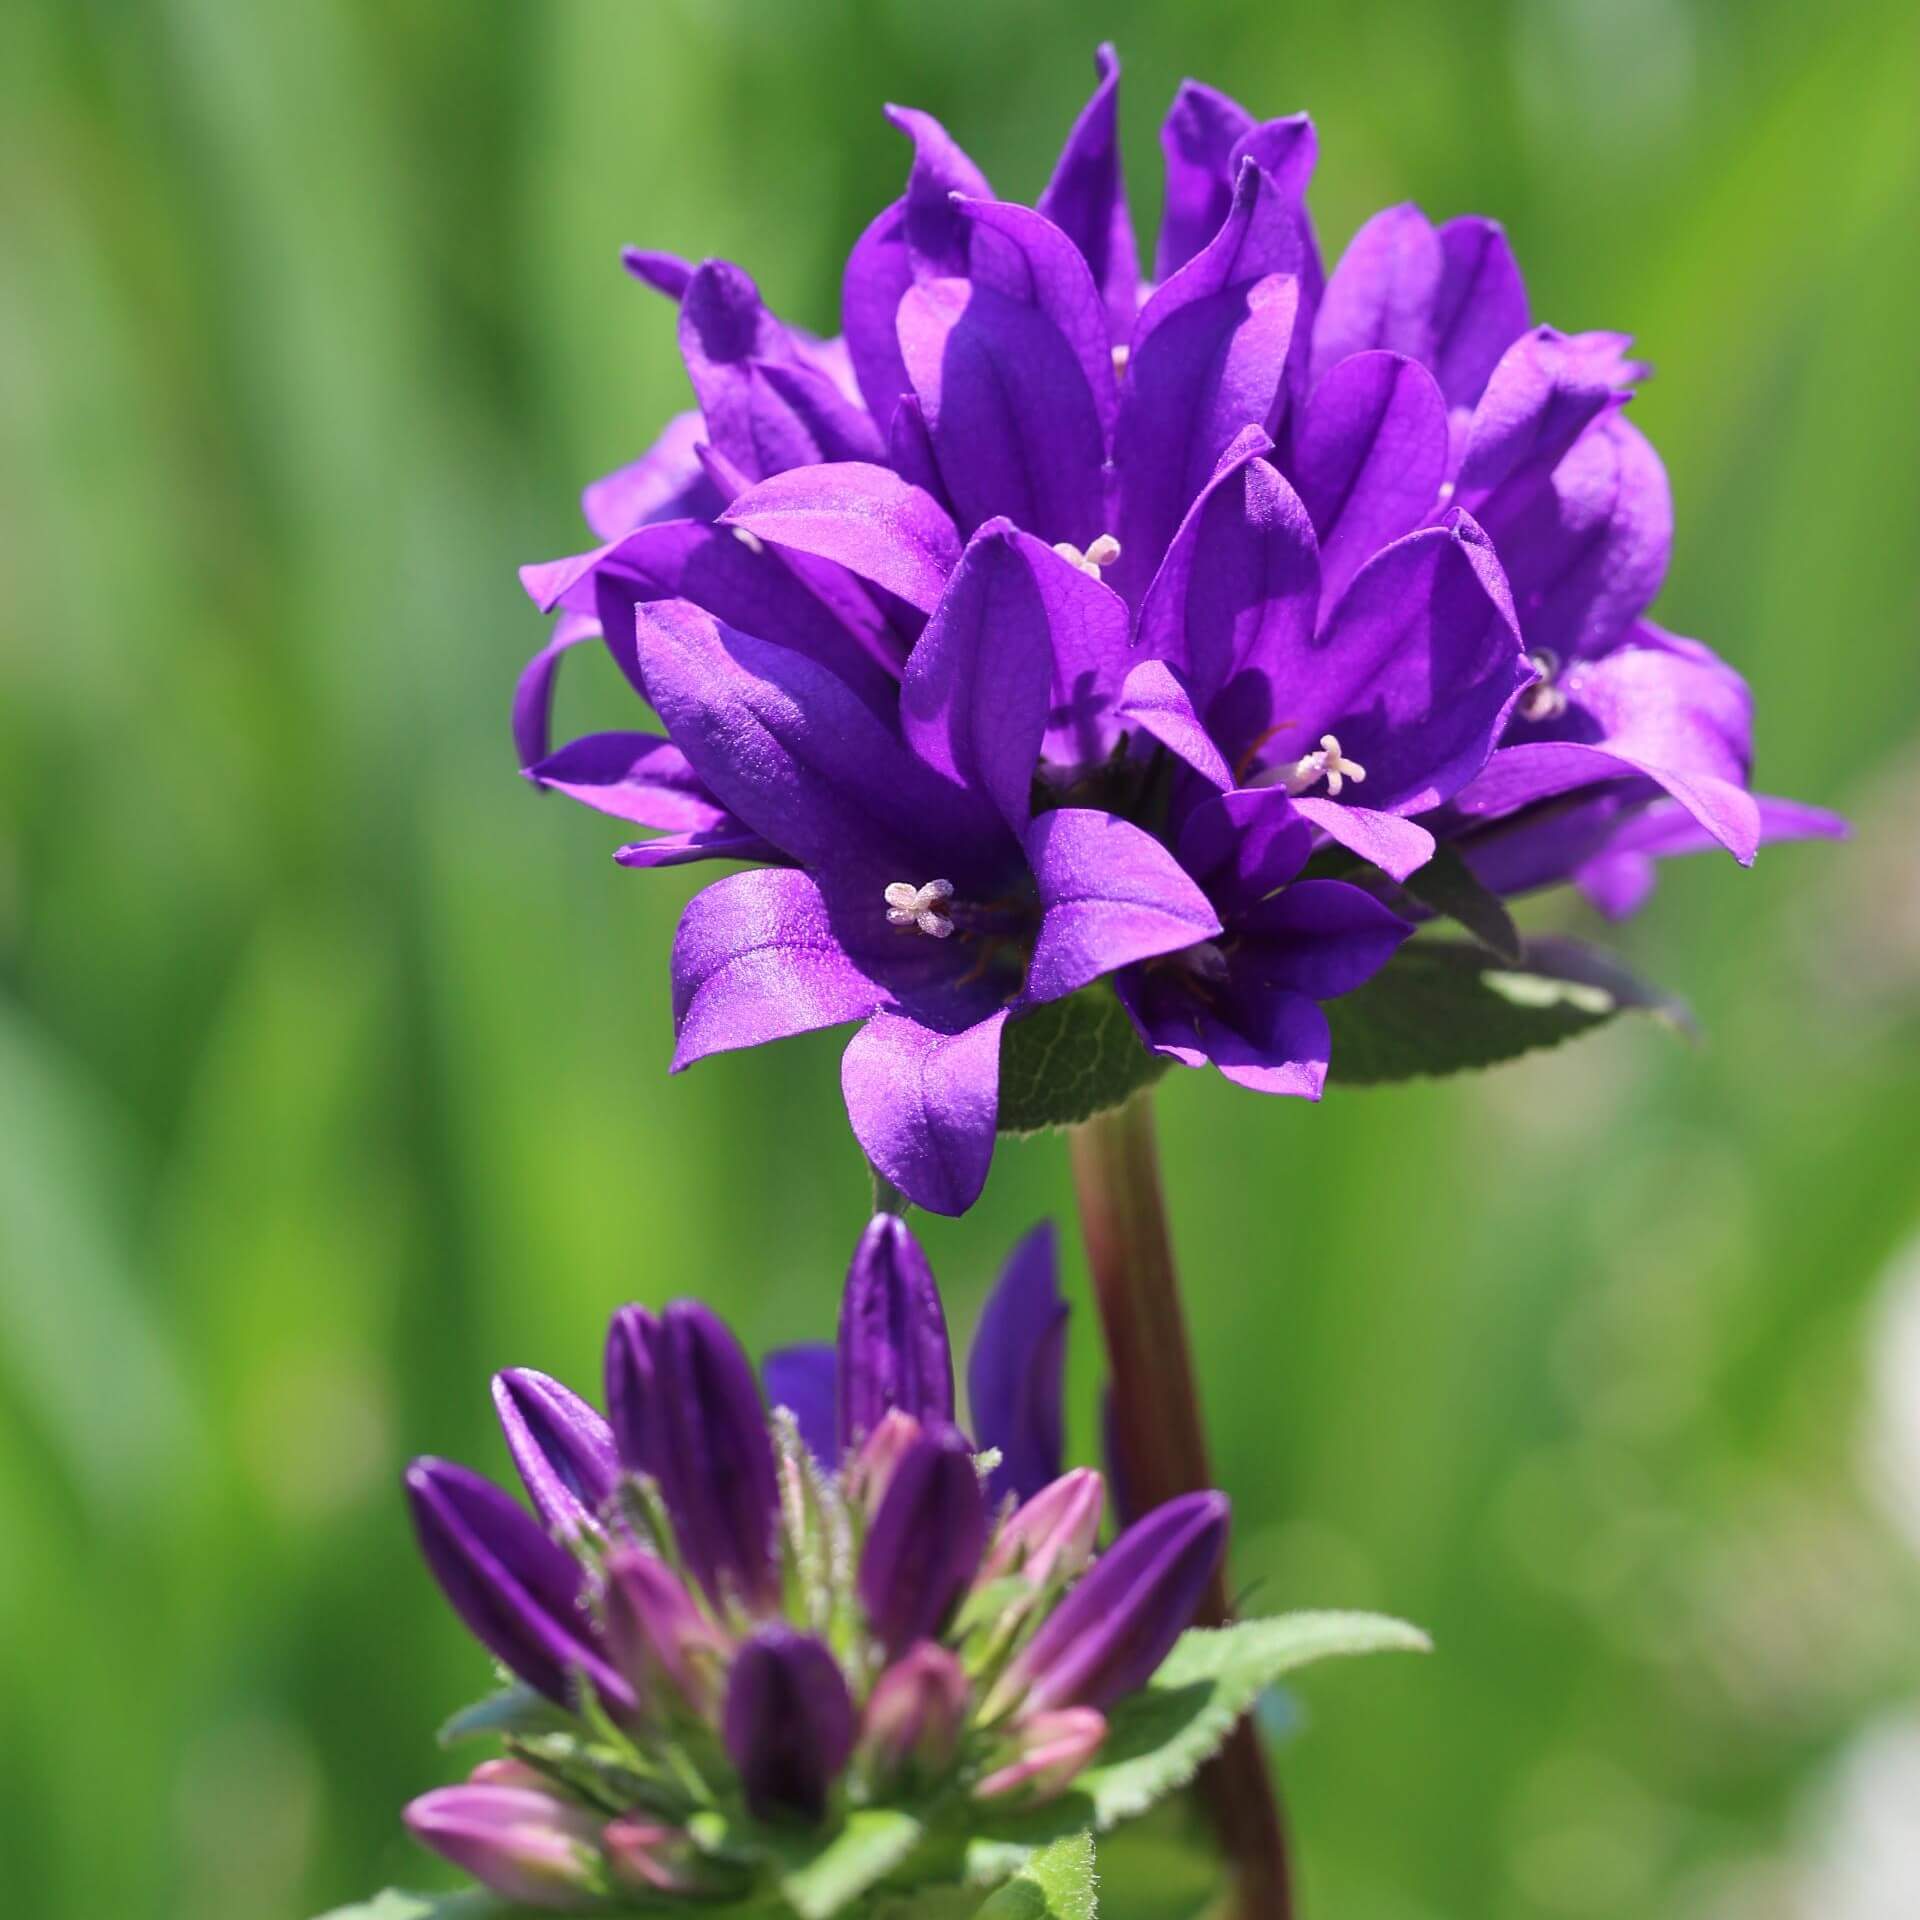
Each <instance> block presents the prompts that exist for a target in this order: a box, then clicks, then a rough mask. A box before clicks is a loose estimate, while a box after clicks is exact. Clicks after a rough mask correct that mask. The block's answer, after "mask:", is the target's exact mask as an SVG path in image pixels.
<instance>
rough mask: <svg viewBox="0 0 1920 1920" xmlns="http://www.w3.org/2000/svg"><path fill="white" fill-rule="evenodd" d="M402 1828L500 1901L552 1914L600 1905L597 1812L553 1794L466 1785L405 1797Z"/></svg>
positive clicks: (510, 1788)
mask: <svg viewBox="0 0 1920 1920" xmlns="http://www.w3.org/2000/svg"><path fill="white" fill-rule="evenodd" d="M406 1822H407V1827H408V1829H409V1830H410V1831H411V1833H412V1834H413V1837H414V1838H415V1839H416V1840H418V1841H419V1842H420V1843H421V1844H422V1845H423V1846H428V1847H431V1848H432V1849H433V1851H434V1852H435V1853H437V1854H439V1855H441V1856H442V1858H444V1859H447V1860H451V1861H452V1862H453V1864H454V1865H455V1866H457V1867H459V1868H461V1869H462V1870H463V1871H465V1872H467V1873H470V1874H472V1875H473V1877H474V1878H475V1879H476V1880H478V1881H479V1882H480V1884H481V1885H482V1886H484V1887H487V1888H490V1889H491V1890H492V1891H493V1892H495V1893H497V1894H499V1895H500V1896H501V1897H502V1898H503V1899H507V1900H516V1901H518V1902H520V1903H521V1904H522V1905H523V1906H529V1907H539V1908H542V1909H544V1910H546V1911H548V1912H553V1913H588V1912H591V1911H592V1910H593V1909H594V1908H595V1907H598V1906H599V1905H600V1904H601V1902H600V1900H599V1899H598V1898H597V1896H596V1888H597V1884H598V1882H599V1878H600V1876H599V1872H598V1867H599V1856H600V1829H601V1822H602V1816H601V1815H598V1814H596V1813H594V1812H593V1811H592V1809H590V1808H588V1807H583V1806H579V1805H577V1804H576V1803H574V1802H573V1801H570V1800H562V1799H560V1798H559V1797H558V1796H557V1795H556V1794H553V1793H551V1792H541V1791H539V1790H537V1789H535V1788H532V1787H525V1786H492V1785H485V1784H479V1785H476V1784H474V1783H471V1782H469V1783H468V1784H466V1785H464V1786H458V1787H440V1788H437V1789H436V1790H435V1791H434V1792H432V1793H423V1794H421V1795H420V1797H419V1798H418V1799H417V1800H413V1801H410V1802H409V1803H408V1805H407V1809H406Z"/></svg>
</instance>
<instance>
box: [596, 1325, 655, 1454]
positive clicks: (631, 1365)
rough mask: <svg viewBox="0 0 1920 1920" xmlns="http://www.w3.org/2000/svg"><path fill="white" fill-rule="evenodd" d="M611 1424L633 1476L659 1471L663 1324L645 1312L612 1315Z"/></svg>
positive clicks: (608, 1360) (608, 1356) (606, 1372)
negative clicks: (661, 1330)
mask: <svg viewBox="0 0 1920 1920" xmlns="http://www.w3.org/2000/svg"><path fill="white" fill-rule="evenodd" d="M603 1378H604V1382H605V1386H606V1394H607V1421H608V1425H609V1427H610V1429H611V1431H612V1433H613V1440H614V1448H615V1451H616V1452H617V1453H618V1454H619V1457H620V1463H621V1465H622V1466H624V1467H625V1468H626V1469H627V1470H628V1472H630V1473H647V1474H654V1475H657V1474H658V1473H659V1471H660V1441H661V1411H660V1320H659V1316H658V1315H656V1314H651V1313H649V1312H648V1311H647V1310H646V1308H645V1307H641V1306H633V1305H629V1306H624V1307H616V1308H615V1309H614V1314H613V1318H612V1319H611V1320H609V1321H608V1322H607V1344H606V1353H605V1358H604V1361H603Z"/></svg>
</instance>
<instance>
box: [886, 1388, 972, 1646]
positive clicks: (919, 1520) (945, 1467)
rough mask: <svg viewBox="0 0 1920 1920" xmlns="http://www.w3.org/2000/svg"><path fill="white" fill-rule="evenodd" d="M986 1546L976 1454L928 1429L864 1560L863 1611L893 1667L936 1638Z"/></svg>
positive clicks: (912, 1449) (906, 1461) (902, 1471)
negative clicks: (921, 1643) (910, 1651)
mask: <svg viewBox="0 0 1920 1920" xmlns="http://www.w3.org/2000/svg"><path fill="white" fill-rule="evenodd" d="M986 1544H987V1503H986V1498H985V1496H984V1495H983V1494H982V1493H981V1491H980V1476H979V1474H978V1473H977V1472H976V1471H975V1470H974V1465H973V1449H972V1448H971V1447H970V1446H969V1445H968V1443H967V1439H966V1436H965V1435H964V1434H961V1433H959V1432H958V1431H957V1430H956V1429H955V1428H953V1427H952V1426H935V1427H931V1428H929V1429H928V1430H927V1431H926V1432H924V1433H922V1434H921V1435H920V1436H919V1437H918V1438H917V1439H916V1440H915V1441H914V1442H913V1444H912V1445H911V1446H909V1447H908V1448H907V1450H906V1452H905V1453H904V1454H903V1455H902V1456H901V1459H900V1462H899V1464H898V1465H897V1466H896V1467H895V1468H894V1470H893V1474H892V1477H891V1478H890V1479H889V1480H888V1482H887V1491H886V1494H885V1496H884V1497H883V1498H882V1500H881V1502H880V1509H879V1511H878V1512H877V1513H876V1514H875V1515H874V1517H873V1525H872V1527H871V1529H870V1530H869V1531H868V1534H867V1538H866V1543H865V1545H864V1546H863V1548H862V1549H861V1553H860V1572H859V1590H860V1604H861V1606H862V1608H863V1609H864V1610H865V1613H866V1616H867V1624H868V1626H869V1627H870V1628H871V1629H872V1630H873V1633H874V1634H875V1636H876V1637H877V1638H878V1639H879V1642H880V1645H881V1647H882V1649H883V1650H884V1651H885V1653H886V1656H887V1658H888V1659H889V1660H897V1659H898V1658H899V1657H900V1656H901V1655H902V1654H903V1653H905V1652H906V1650H907V1649H908V1648H909V1647H910V1646H912V1645H913V1644H914V1643H915V1642H916V1641H919V1640H926V1639H930V1638H932V1637H933V1636H934V1635H936V1634H938V1633H939V1631H940V1629H941V1627H942V1626H943V1625H945V1623H946V1620H947V1616H948V1615H949V1614H951V1613H952V1611H953V1609H954V1606H955V1604H956V1603H957V1602H958V1601H959V1598H960V1596H961V1595H962V1594H963V1593H964V1592H965V1591H966V1590H967V1587H968V1586H969V1585H970V1584H971V1582H972V1580H973V1576H974V1574H975V1572H976V1571H977V1570H978V1568H979V1565H980V1556H981V1554H982V1553H983V1552H984V1551H985V1549H986Z"/></svg>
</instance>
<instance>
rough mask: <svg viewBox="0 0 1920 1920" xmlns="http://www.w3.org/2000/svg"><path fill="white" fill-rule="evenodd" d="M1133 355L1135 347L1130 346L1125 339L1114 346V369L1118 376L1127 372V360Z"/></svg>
mask: <svg viewBox="0 0 1920 1920" xmlns="http://www.w3.org/2000/svg"><path fill="white" fill-rule="evenodd" d="M1132 356H1133V349H1132V348H1131V347H1130V346H1128V345H1127V344H1126V342H1125V341H1122V342H1121V343H1120V345H1119V346H1117V347H1115V348H1114V350H1113V371H1114V375H1115V377H1116V378H1117V377H1118V376H1119V375H1121V374H1123V373H1125V372H1126V370H1127V362H1128V360H1129V359H1131V358H1132Z"/></svg>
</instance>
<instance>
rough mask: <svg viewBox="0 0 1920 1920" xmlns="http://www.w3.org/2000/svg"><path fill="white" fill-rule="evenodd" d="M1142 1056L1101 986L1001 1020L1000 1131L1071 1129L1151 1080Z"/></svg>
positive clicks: (1152, 1067) (1148, 1059) (1153, 1074)
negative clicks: (1024, 1016)
mask: <svg viewBox="0 0 1920 1920" xmlns="http://www.w3.org/2000/svg"><path fill="white" fill-rule="evenodd" d="M1167 1064H1168V1063H1167V1062H1166V1061H1165V1060H1162V1059H1161V1058H1159V1056H1158V1055H1156V1054H1151V1053H1149V1052H1148V1051H1147V1050H1146V1048H1145V1047H1143V1046H1142V1045H1141V1044H1140V1036H1139V1035H1138V1034H1137V1033H1136V1032H1135V1031H1134V1029H1133V1022H1132V1021H1131V1020H1129V1019H1128V1018H1127V1013H1126V1009H1125V1008H1124V1007H1123V1006H1121V1004H1120V1002H1119V1001H1118V1000H1116V999H1115V998H1114V997H1113V989H1112V988H1111V987H1110V986H1108V985H1107V984H1106V983H1105V982H1104V981H1102V982H1100V983H1098V984H1097V985H1094V986H1091V987H1086V988H1083V989H1082V990H1081V991H1080V992H1079V993H1076V994H1072V995H1070V996H1069V997H1068V998H1066V999H1065V1000H1056V1001H1054V1003H1053V1004H1052V1005H1051V1006H1046V1007H1042V1008H1041V1009H1040V1010H1039V1012H1038V1013H1035V1014H1033V1015H1031V1016H1029V1017H1028V1018H1027V1019H1024V1020H1016V1021H1012V1022H1010V1023H1009V1025H1008V1027H1007V1037H1006V1039H1005V1040H1004V1041H1003V1042H1002V1044H1001V1048H1000V1131H1001V1132H1002V1133H1039V1132H1042V1131H1043V1130H1044V1129H1046V1128H1048V1127H1072V1126H1078V1125H1079V1123H1080V1122H1081V1121H1082V1120H1091V1119H1092V1118H1093V1116H1094V1115H1095V1114H1096V1113H1105V1112H1106V1111H1107V1110H1108V1108H1110V1107H1117V1106H1119V1105H1120V1104H1121V1102H1122V1101H1124V1100H1127V1099H1129V1098H1130V1097H1131V1096H1132V1095H1134V1094H1136V1093H1138V1092H1139V1091H1140V1089H1141V1088H1142V1087H1144V1086H1148V1085H1150V1084H1151V1083H1152V1082H1153V1081H1155V1080H1157V1079H1159V1077H1160V1076H1161V1074H1163V1073H1164V1072H1165V1071H1166V1070H1167Z"/></svg>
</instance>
